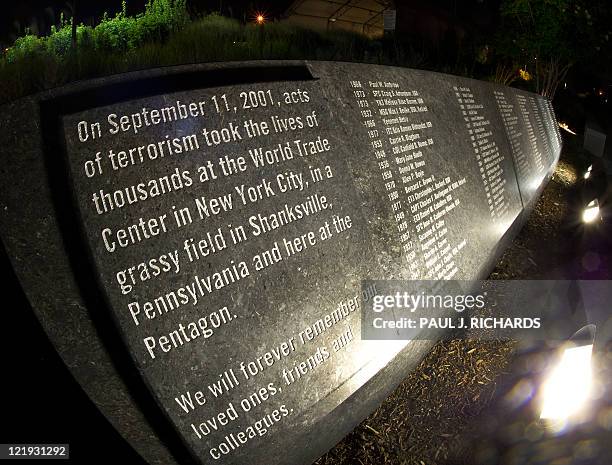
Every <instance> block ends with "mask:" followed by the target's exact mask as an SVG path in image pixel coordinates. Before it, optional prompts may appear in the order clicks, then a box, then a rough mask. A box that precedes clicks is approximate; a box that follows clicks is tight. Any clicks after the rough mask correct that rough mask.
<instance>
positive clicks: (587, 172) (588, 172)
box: [584, 165, 593, 179]
mask: <svg viewBox="0 0 612 465" xmlns="http://www.w3.org/2000/svg"><path fill="white" fill-rule="evenodd" d="M591 171H593V165H589V167H588V168H587V170H586V173H584V179H589V178H590V177H591Z"/></svg>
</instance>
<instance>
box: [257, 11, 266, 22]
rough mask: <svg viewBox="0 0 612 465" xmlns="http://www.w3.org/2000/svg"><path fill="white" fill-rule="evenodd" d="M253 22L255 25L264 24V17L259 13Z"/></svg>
mask: <svg viewBox="0 0 612 465" xmlns="http://www.w3.org/2000/svg"><path fill="white" fill-rule="evenodd" d="M255 21H257V24H263V23H265V22H266V17H265V16H264V15H262V14H261V13H259V14H258V15H257V16H256V17H255Z"/></svg>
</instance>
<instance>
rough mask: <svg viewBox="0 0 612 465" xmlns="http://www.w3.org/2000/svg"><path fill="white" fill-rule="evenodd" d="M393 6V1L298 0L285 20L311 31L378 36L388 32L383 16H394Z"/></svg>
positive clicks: (288, 11)
mask: <svg viewBox="0 0 612 465" xmlns="http://www.w3.org/2000/svg"><path fill="white" fill-rule="evenodd" d="M393 4H394V2H393V0H389V1H387V0H295V1H294V2H293V3H292V4H291V6H290V7H289V8H288V9H287V12H286V19H285V21H288V22H290V23H292V24H296V25H300V26H304V27H308V28H314V29H324V30H333V29H342V30H347V31H352V32H358V33H361V34H365V35H367V36H370V37H376V36H381V35H382V34H383V32H384V28H383V16H385V15H386V16H387V18H391V17H392V14H393V13H394V11H393V8H394V7H393ZM391 11H393V13H391Z"/></svg>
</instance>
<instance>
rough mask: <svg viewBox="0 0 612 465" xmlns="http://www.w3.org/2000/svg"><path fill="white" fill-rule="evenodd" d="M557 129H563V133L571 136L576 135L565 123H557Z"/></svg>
mask: <svg viewBox="0 0 612 465" xmlns="http://www.w3.org/2000/svg"><path fill="white" fill-rule="evenodd" d="M559 127H560V128H561V129H563V130H564V131H566V132H569V133H570V134H572V135H574V136H575V135H576V133H575V132H574V131H572V130H571V129H570V127H569V126H568V125H567V123H564V122H561V123H559Z"/></svg>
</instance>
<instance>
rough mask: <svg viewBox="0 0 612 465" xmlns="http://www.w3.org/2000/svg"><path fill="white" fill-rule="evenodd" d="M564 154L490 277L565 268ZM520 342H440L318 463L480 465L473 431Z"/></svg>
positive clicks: (572, 167)
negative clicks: (474, 457) (474, 458)
mask: <svg viewBox="0 0 612 465" xmlns="http://www.w3.org/2000/svg"><path fill="white" fill-rule="evenodd" d="M568 158H570V157H569V156H568V154H567V153H565V152H564V153H563V154H562V157H561V160H560V162H559V165H558V167H557V169H556V171H555V173H554V176H553V178H552V180H551V182H550V183H549V184H548V186H547V187H546V188H545V190H544V192H543V194H542V196H541V198H540V199H539V201H538V204H537V206H536V207H535V209H534V211H533V213H532V214H531V216H530V218H529V220H528V222H527V224H526V225H525V227H524V228H523V229H522V231H521V232H520V233H519V235H518V236H517V237H516V239H515V240H514V241H513V244H512V246H511V247H510V248H509V249H508V250H507V251H506V252H505V253H504V255H503V256H502V257H501V259H500V261H499V263H498V265H497V267H496V268H495V270H494V271H493V272H492V273H491V276H490V279H537V278H543V277H549V276H550V273H551V270H555V269H559V268H562V267H563V264H564V263H565V262H566V261H567V260H568V257H569V255H568V254H571V253H572V249H571V248H569V249H568V248H567V247H565V246H564V244H565V241H566V240H567V239H568V235H571V234H573V233H572V230H571V228H570V227H567V224H568V219H569V218H570V217H571V215H572V213H571V209H570V207H569V204H570V201H569V199H570V196H571V193H572V191H573V186H574V185H575V184H576V182H577V180H578V176H577V168H576V165H577V163H575V162H571V161H569V160H568ZM515 347H516V343H515V342H513V341H475V340H459V339H454V340H447V341H441V342H439V343H437V344H436V345H435V346H434V348H433V349H432V351H431V352H430V353H429V354H428V355H427V356H426V357H425V359H424V360H423V361H422V362H421V364H420V366H419V367H418V368H417V369H416V370H414V371H413V372H411V373H410V374H409V376H408V378H406V380H405V381H404V382H403V383H402V384H401V385H400V386H399V387H398V388H397V389H396V390H395V391H394V392H393V394H392V395H391V396H390V397H389V398H387V399H386V400H385V402H384V403H383V404H382V405H381V406H380V407H379V408H378V409H377V410H376V411H375V412H374V413H372V414H371V415H370V416H369V417H368V418H367V419H366V420H364V421H363V422H362V423H361V424H360V425H359V426H357V427H356V428H355V429H354V430H353V431H352V432H351V433H350V434H349V435H348V436H346V437H345V438H344V439H343V440H342V441H341V442H340V443H338V444H337V445H336V446H335V447H334V448H333V449H331V450H330V451H329V452H328V453H327V454H325V455H324V456H323V457H321V458H320V459H319V460H318V461H317V462H316V465H331V464H333V465H349V464H350V465H373V464H376V465H381V464H401V465H408V464H410V465H412V464H416V465H442V464H451V463H452V464H457V463H474V462H473V461H472V460H471V459H470V453H471V452H472V450H473V449H474V447H473V443H472V441H473V440H474V432H475V431H478V430H480V427H481V424H480V421H481V419H480V415H481V414H482V412H483V411H485V410H486V409H487V408H489V407H490V406H491V404H493V403H494V402H495V399H496V393H497V392H498V390H499V386H500V383H501V382H502V380H503V379H504V376H506V375H508V372H509V369H510V365H511V363H512V360H513V353H514V349H515Z"/></svg>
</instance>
